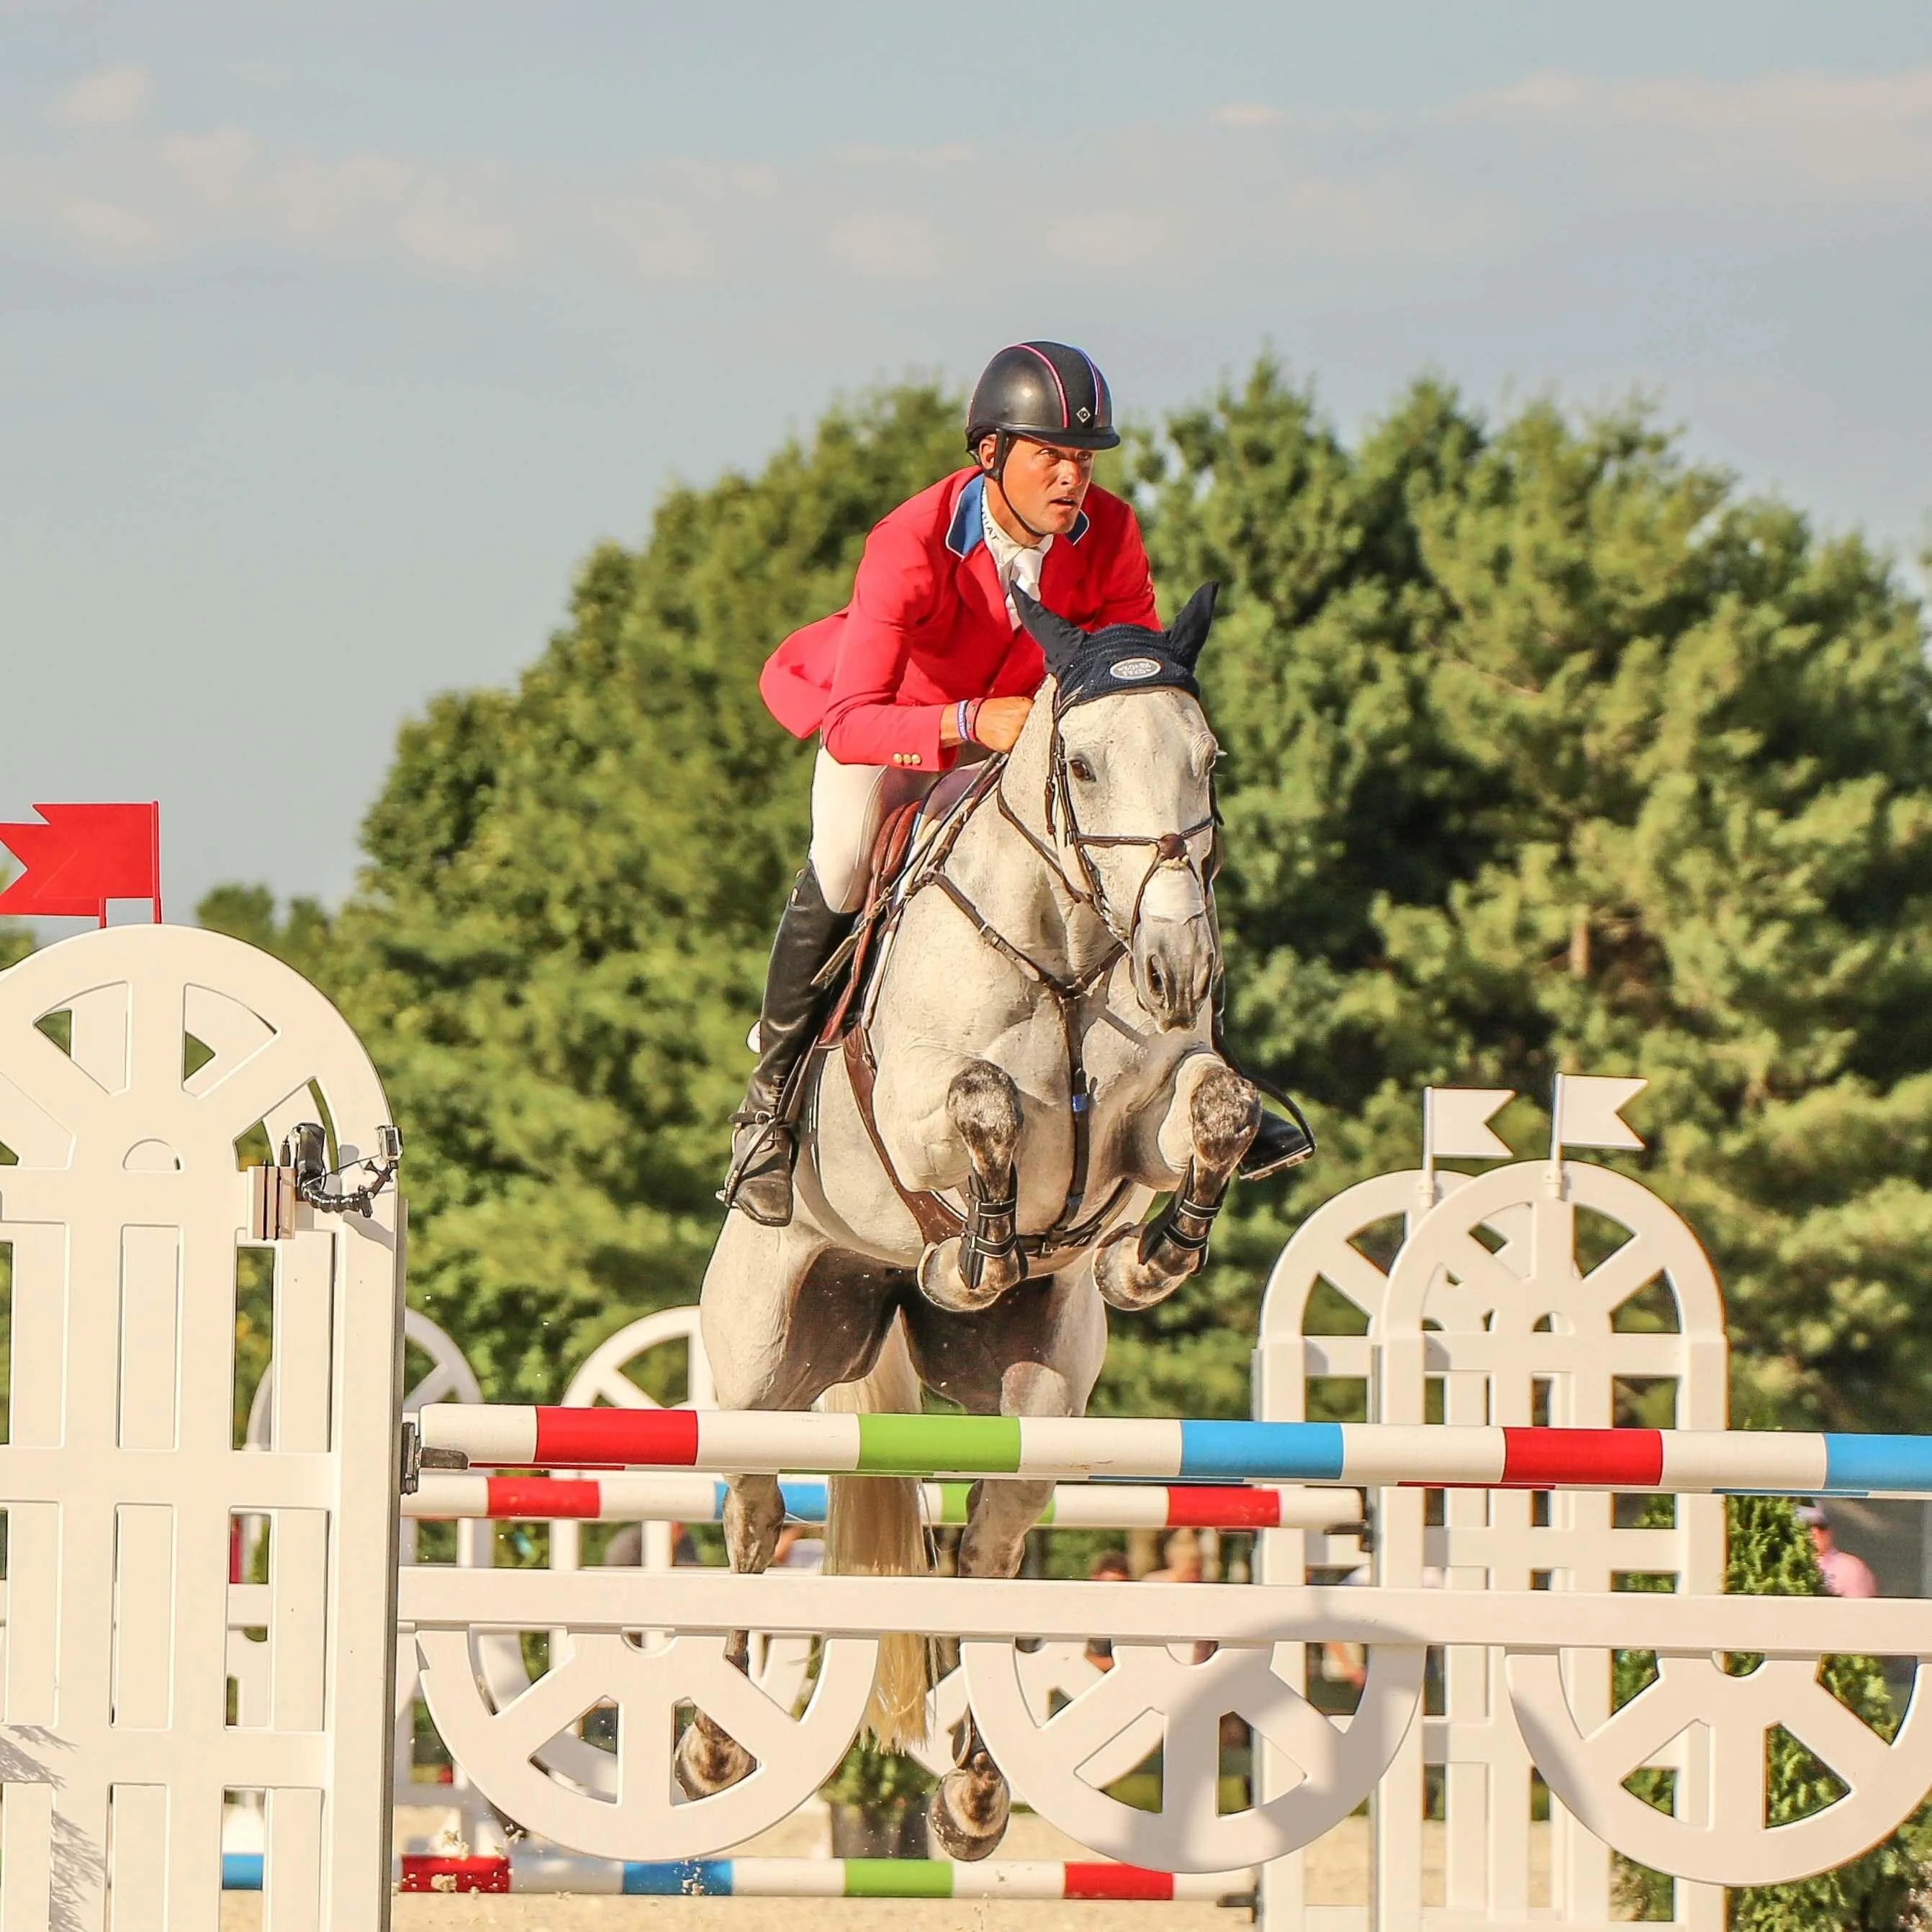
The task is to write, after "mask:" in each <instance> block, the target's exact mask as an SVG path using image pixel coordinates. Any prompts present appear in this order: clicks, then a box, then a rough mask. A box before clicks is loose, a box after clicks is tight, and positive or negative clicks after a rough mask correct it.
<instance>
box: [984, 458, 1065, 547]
mask: <svg viewBox="0 0 1932 1932" xmlns="http://www.w3.org/2000/svg"><path fill="white" fill-rule="evenodd" d="M1018 441H1019V438H1018V437H1015V436H1012V435H1010V434H1008V433H1007V431H1004V430H1001V431H1000V432H999V434H998V437H997V438H996V439H995V442H994V445H993V462H992V468H990V469H988V470H986V472H984V473H985V474H986V475H988V476H990V477H991V478H992V480H993V481H995V483H997V484H998V485H999V486H1000V494H1001V496H1002V497H1003V498H1004V499H1005V502H1006V505H1007V508H1008V509H1009V510H1010V511H1012V513H1013V520H1014V521H1015V522H1016V523H1018V524H1019V526H1020V528H1021V529H1023V530H1025V532H1027V533H1028V535H1030V536H1031V537H1033V538H1034V539H1035V540H1036V541H1039V542H1040V543H1044V542H1045V541H1046V539H1047V538H1049V537H1050V536H1051V535H1052V534H1053V532H1052V531H1051V530H1041V529H1034V526H1033V525H1032V524H1031V523H1028V521H1027V520H1026V518H1025V517H1023V516H1022V515H1021V514H1020V511H1019V505H1018V504H1016V502H1014V501H1013V498H1012V497H1010V496H1007V458H1008V457H1009V456H1010V455H1012V454H1013V445H1014V444H1015V443H1017V442H1018Z"/></svg>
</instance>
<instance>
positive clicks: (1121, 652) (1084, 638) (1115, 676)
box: [1013, 583, 1221, 718]
mask: <svg viewBox="0 0 1932 1932" xmlns="http://www.w3.org/2000/svg"><path fill="white" fill-rule="evenodd" d="M1220 589H1221V586H1220V585H1219V584H1218V583H1204V584H1203V585H1202V586H1201V588H1200V589H1199V590H1197V591H1196V592H1195V593H1194V595H1193V596H1192V597H1190V598H1189V599H1188V600H1187V606H1186V607H1185V608H1184V610H1182V611H1181V614H1180V616H1178V617H1176V618H1175V620H1174V622H1172V624H1170V625H1169V626H1168V628H1166V630H1165V631H1144V630H1142V628H1141V627H1140V626H1139V625H1138V624H1109V625H1106V627H1105V628H1103V629H1101V630H1098V631H1083V630H1082V629H1081V628H1080V626H1079V625H1078V624H1071V623H1069V622H1067V619H1065V618H1064V617H1061V616H1055V614H1054V613H1053V612H1052V611H1051V610H1049V609H1048V608H1047V607H1046V605H1045V604H1043V603H1041V602H1040V601H1039V599H1038V598H1034V597H1029V596H1028V595H1027V593H1026V592H1025V591H1024V590H1022V589H1021V588H1020V587H1019V585H1018V584H1016V585H1014V586H1013V607H1014V608H1015V609H1016V610H1018V611H1019V613H1020V621H1021V622H1022V623H1023V624H1024V625H1025V626H1026V628H1027V634H1028V636H1030V637H1031V638H1032V639H1033V640H1034V642H1035V643H1037V644H1038V645H1039V646H1040V649H1041V650H1042V651H1043V652H1045V653H1046V667H1047V669H1048V670H1049V671H1050V672H1051V673H1052V676H1053V682H1054V700H1053V712H1054V715H1055V717H1056V718H1057V717H1058V716H1059V715H1061V713H1062V712H1066V711H1069V710H1071V709H1073V706H1075V705H1076V704H1086V703H1091V700H1094V698H1097V697H1115V696H1118V694H1120V693H1121V692H1122V691H1152V690H1157V689H1160V688H1166V689H1168V690H1170V691H1186V692H1187V694H1188V695H1189V696H1190V697H1199V696H1200V695H1201V687H1200V685H1199V684H1198V683H1197V682H1196V681H1195V676H1194V666H1195V664H1196V660H1198V659H1199V657H1200V655H1201V646H1202V645H1203V644H1205V643H1206V642H1207V641H1208V627H1209V625H1211V624H1212V623H1213V622H1214V600H1215V598H1216V597H1217V595H1219V594H1220Z"/></svg>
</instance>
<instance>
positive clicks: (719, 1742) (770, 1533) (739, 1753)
mask: <svg viewBox="0 0 1932 1932" xmlns="http://www.w3.org/2000/svg"><path fill="white" fill-rule="evenodd" d="M784 1514H785V1512H784V1499H783V1498H782V1497H781V1496H780V1495H779V1493H778V1478H777V1477H775V1476H733V1478H731V1481H730V1487H729V1489H728V1490H727V1491H726V1493H725V1497H724V1543H725V1547H726V1548H727V1550H729V1551H730V1556H731V1568H732V1569H733V1571H735V1572H736V1574H738V1575H739V1576H741V1577H754V1576H756V1575H757V1574H759V1573H760V1571H763V1570H765V1569H766V1568H769V1565H770V1563H771V1560H772V1552H773V1551H774V1550H776V1549H777V1547H778V1532H779V1530H780V1529H781V1528H782V1527H783V1526H784ZM724 1655H725V1656H726V1657H727V1658H728V1659H729V1660H730V1662H731V1663H733V1664H735V1665H736V1667H738V1668H739V1670H742V1671H743V1672H744V1673H745V1674H746V1675H747V1676H749V1675H750V1674H751V1632H750V1631H733V1632H732V1633H731V1639H730V1643H728V1644H727V1646H726V1647H725V1651H724ZM673 1769H675V1770H676V1774H677V1781H678V1785H679V1788H680V1789H681V1790H682V1792H683V1793H684V1795H685V1797H687V1798H709V1796H711V1795H712V1793H714V1792H718V1791H722V1790H724V1788H725V1787H726V1786H727V1785H731V1784H736V1783H737V1782H738V1781H739V1779H740V1778H745V1777H748V1775H750V1772H751V1753H750V1752H749V1751H746V1750H745V1747H744V1746H743V1745H741V1744H740V1743H739V1742H738V1741H737V1739H736V1738H734V1737H733V1736H731V1735H730V1733H728V1732H727V1731H724V1730H720V1729H719V1728H718V1726H717V1725H716V1724H714V1723H713V1722H712V1720H711V1719H710V1718H708V1717H707V1716H706V1715H705V1714H704V1713H703V1712H702V1711H700V1712H697V1713H696V1715H694V1716H693V1718H691V1722H690V1723H689V1724H687V1725H686V1726H685V1730H684V1735H683V1736H682V1737H681V1738H679V1739H678V1741H677V1755H676V1758H675V1759H674V1760H673Z"/></svg>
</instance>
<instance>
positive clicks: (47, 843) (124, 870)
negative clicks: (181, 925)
mask: <svg viewBox="0 0 1932 1932" xmlns="http://www.w3.org/2000/svg"><path fill="white" fill-rule="evenodd" d="M34 810H35V811H37V812H38V813H39V814H40V816H41V817H43V819H45V820H46V823H45V824H44V825H34V824H31V823H29V824H26V825H0V845H4V846H5V847H7V850H9V851H10V852H11V853H13V856H14V857H15V858H17V859H19V860H20V862H21V864H22V865H24V866H25V867H26V871H24V872H23V874H21V875H20V877H19V878H17V879H16V880H14V881H13V883H12V884H11V885H10V886H8V887H7V889H6V890H5V892H0V912H13V913H28V914H40V915H42V916H46V915H53V916H60V915H62V914H72V913H91V914H92V915H93V916H95V917H96V918H98V919H99V920H100V921H101V924H102V925H103V926H105V925H106V924H107V901H109V900H110V899H145V900H147V901H148V903H149V904H151V906H152V907H154V922H155V924H156V925H157V926H158V925H159V924H160V918H161V808H160V805H157V804H156V805H35V806H34Z"/></svg>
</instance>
